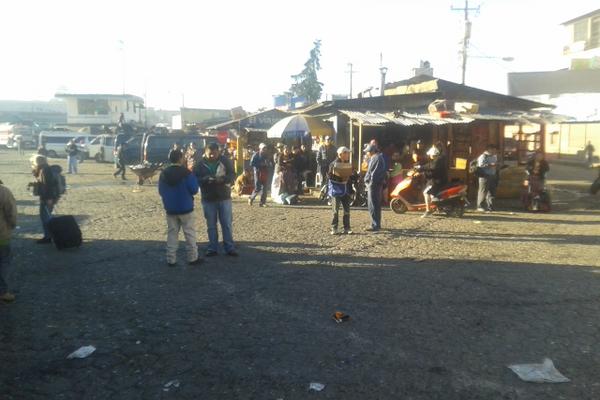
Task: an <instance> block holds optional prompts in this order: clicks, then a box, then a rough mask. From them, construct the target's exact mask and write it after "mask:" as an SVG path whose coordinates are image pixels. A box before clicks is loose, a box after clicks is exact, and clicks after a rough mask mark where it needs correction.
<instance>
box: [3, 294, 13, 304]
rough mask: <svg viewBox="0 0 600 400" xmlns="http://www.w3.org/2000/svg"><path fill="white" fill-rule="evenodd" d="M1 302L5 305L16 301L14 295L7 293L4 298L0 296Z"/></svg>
mask: <svg viewBox="0 0 600 400" xmlns="http://www.w3.org/2000/svg"><path fill="white" fill-rule="evenodd" d="M0 300H2V301H3V302H5V303H12V302H13V301H15V295H14V294H12V293H9V292H6V293H4V294H3V295H2V296H0Z"/></svg>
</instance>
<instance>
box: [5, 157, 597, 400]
mask: <svg viewBox="0 0 600 400" xmlns="http://www.w3.org/2000/svg"><path fill="white" fill-rule="evenodd" d="M58 163H61V164H62V165H63V166H64V165H65V161H64V160H59V161H58ZM553 168H554V167H553ZM111 171H112V166H111V165H109V164H96V163H95V162H93V161H92V162H90V161H86V162H85V163H83V164H81V166H80V172H81V175H78V176H73V177H71V176H68V175H67V179H68V184H69V186H70V187H69V191H68V195H67V196H66V197H65V198H64V199H63V200H61V202H60V203H59V206H58V208H57V213H58V214H73V215H75V216H76V217H77V219H78V221H79V222H80V224H81V228H82V231H83V235H84V245H83V247H82V248H80V249H78V250H75V251H67V252H58V251H56V250H55V249H54V248H53V247H51V246H40V245H36V244H35V243H34V239H36V238H38V237H39V236H40V229H41V228H40V226H39V220H38V216H37V199H36V198H33V197H31V195H30V194H29V193H28V192H27V191H26V190H25V186H26V184H27V182H29V181H30V178H31V177H30V173H29V167H28V161H27V157H18V156H16V155H15V153H14V152H8V151H6V150H0V179H2V180H3V181H4V183H5V184H6V185H7V186H8V187H9V188H11V190H13V193H14V194H15V197H16V198H17V200H18V204H19V223H18V225H19V227H20V228H19V229H18V230H17V231H16V233H15V240H14V242H13V249H14V255H15V256H14V259H13V273H12V276H11V280H10V283H11V285H12V288H13V290H14V292H15V294H16V295H17V301H16V302H15V303H13V304H11V305H3V304H0V321H2V322H1V324H0V360H1V363H2V367H1V368H0V398H1V399H27V400H29V399H273V400H275V399H286V400H287V399H310V398H315V399H318V398H321V399H392V398H402V399H498V398H501V399H541V398H552V399H598V398H600V378H598V367H599V365H600V352H599V351H600V349H599V347H598V340H597V338H598V336H599V335H600V320H599V319H598V315H599V312H600V290H599V289H600V274H599V273H600V246H599V245H600V235H599V234H600V197H592V196H589V195H586V194H585V193H583V192H582V191H583V190H584V189H585V185H586V184H588V182H591V179H592V178H593V176H594V173H593V172H592V171H586V170H582V169H578V168H574V167H556V168H554V170H553V172H552V175H551V179H552V180H553V182H554V186H553V192H552V194H553V198H554V199H555V201H556V207H555V211H554V212H553V213H550V214H528V213H523V212H520V211H519V210H518V209H516V208H514V207H513V206H514V203H511V202H505V203H504V204H503V205H504V206H505V207H504V210H503V211H500V212H497V213H493V214H476V213H472V212H469V213H467V214H466V215H465V217H464V218H463V219H460V220H458V219H449V218H445V217H441V216H436V217H433V218H430V219H427V220H422V219H420V218H419V215H418V214H407V215H402V216H401V215H395V214H393V213H391V212H389V211H384V213H383V225H384V230H383V231H382V232H380V233H378V234H366V233H362V228H363V227H365V226H367V224H368V214H367V212H366V210H364V209H353V211H352V226H353V229H354V230H355V232H356V234H355V235H352V236H343V237H340V236H336V237H333V236H330V235H329V234H328V229H329V222H330V212H329V208H328V207H325V206H323V205H319V204H318V203H317V202H316V201H315V200H313V199H306V200H305V201H304V202H303V203H302V205H300V206H294V207H287V208H284V207H280V206H274V205H273V206H271V207H268V208H266V209H262V208H257V207H253V208H250V207H249V206H248V205H247V204H246V202H245V201H244V200H243V199H235V200H234V237H235V239H236V241H237V243H238V245H239V250H240V254H241V256H240V257H239V258H237V259H233V258H230V257H224V256H220V257H216V258H211V259H208V260H206V262H205V263H204V264H203V265H201V266H200V267H194V268H191V267H188V266H187V265H186V264H185V263H184V262H183V261H184V253H183V246H181V253H180V254H181V255H180V262H179V265H178V266H177V267H176V268H171V269H170V268H168V267H167V266H166V263H165V260H164V241H165V237H166V223H165V221H164V214H163V211H162V205H161V202H160V198H159V197H158V194H157V189H156V186H155V185H148V186H144V187H143V188H142V190H141V191H136V190H134V189H135V188H136V185H135V184H134V182H135V180H134V179H133V176H132V175H129V178H130V179H129V180H128V181H127V182H125V183H122V182H120V181H115V180H113V178H112V176H111V175H110V173H111ZM551 183H552V182H551ZM198 207H200V206H199V203H198ZM197 225H198V230H199V232H200V234H199V238H200V239H201V240H202V241H203V240H204V239H205V238H206V233H205V224H204V221H203V218H201V213H198V221H197ZM200 246H204V242H201V243H200ZM336 310H339V311H343V312H346V313H348V314H349V315H350V316H351V319H350V321H348V322H344V323H341V324H336V323H335V322H334V321H332V319H331V314H332V313H333V312H334V311H336ZM90 344H91V345H94V346H95V347H96V348H97V350H96V352H95V353H93V354H92V355H91V356H89V357H88V358H86V359H81V360H67V359H66V356H67V355H68V354H69V353H71V352H72V351H74V350H76V349H77V348H79V347H80V346H84V345H90ZM544 357H549V358H551V359H552V360H553V361H554V363H555V365H556V367H557V368H558V369H559V370H560V371H561V372H562V373H563V374H564V375H566V376H567V377H569V378H570V379H571V380H572V381H571V382H570V383H564V384H556V385H552V384H532V383H526V382H523V381H521V380H519V378H518V377H517V376H516V375H515V374H514V373H512V372H511V371H510V370H509V369H508V368H507V367H506V366H507V365H508V364H511V363H529V362H539V361H541V360H542V359H543V358H544ZM173 381H176V382H173ZM311 382H319V383H322V384H324V385H325V388H324V389H323V390H322V391H320V392H316V391H309V384H310V383H311ZM169 383H171V384H170V385H169Z"/></svg>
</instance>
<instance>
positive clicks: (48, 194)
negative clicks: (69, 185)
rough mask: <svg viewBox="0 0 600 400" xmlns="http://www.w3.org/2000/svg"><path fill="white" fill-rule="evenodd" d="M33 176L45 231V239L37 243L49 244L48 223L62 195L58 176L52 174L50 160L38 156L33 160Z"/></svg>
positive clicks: (34, 188) (34, 190)
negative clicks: (59, 189)
mask: <svg viewBox="0 0 600 400" xmlns="http://www.w3.org/2000/svg"><path fill="white" fill-rule="evenodd" d="M32 161H33V165H32V167H33V176H34V177H35V179H36V182H35V183H33V184H32V186H33V193H34V195H36V196H39V198H40V220H41V221H42V228H43V229H44V237H43V238H41V239H39V240H38V241H37V242H36V243H38V244H47V243H50V242H51V241H52V239H51V238H50V232H49V231H48V222H49V221H50V218H51V217H52V211H53V210H54V205H55V204H56V203H57V202H58V198H59V197H60V193H59V192H58V182H57V176H55V174H54V173H53V172H52V169H51V168H50V166H49V165H48V159H47V158H46V157H44V156H40V155H37V156H35V157H34V158H33V159H32Z"/></svg>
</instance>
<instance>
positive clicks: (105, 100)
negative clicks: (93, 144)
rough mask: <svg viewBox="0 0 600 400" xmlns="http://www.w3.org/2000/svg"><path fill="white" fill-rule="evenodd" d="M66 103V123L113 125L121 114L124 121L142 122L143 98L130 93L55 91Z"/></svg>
mask: <svg viewBox="0 0 600 400" xmlns="http://www.w3.org/2000/svg"><path fill="white" fill-rule="evenodd" d="M55 97H56V98H58V99H61V100H63V101H64V102H65V104H66V109H67V124H68V125H72V126H77V127H90V128H93V127H97V126H100V125H104V126H114V125H117V124H118V122H119V117H120V116H121V114H123V115H124V117H125V121H127V122H134V123H136V124H142V123H143V122H144V119H143V118H144V112H143V109H144V99H142V98H141V97H138V96H133V95H130V94H75V93H57V94H56V95H55Z"/></svg>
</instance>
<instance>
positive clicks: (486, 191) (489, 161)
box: [477, 144, 498, 212]
mask: <svg viewBox="0 0 600 400" xmlns="http://www.w3.org/2000/svg"><path fill="white" fill-rule="evenodd" d="M496 151H497V147H496V145H495V144H488V145H487V147H486V149H485V151H484V152H483V153H482V154H481V155H480V156H479V158H477V167H478V168H479V188H478V191H477V211H480V212H484V211H494V199H495V197H496V187H497V186H498V175H497V171H498V169H497V164H498V156H497V155H496Z"/></svg>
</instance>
